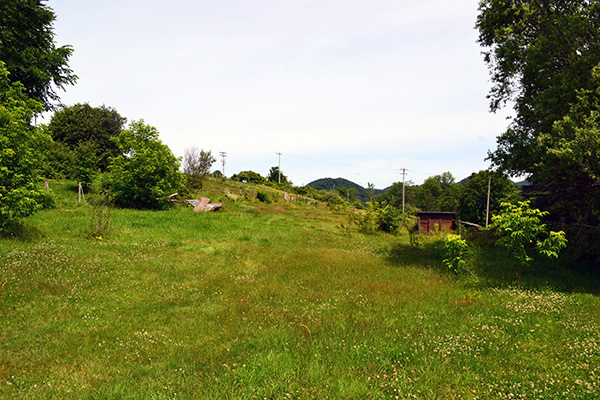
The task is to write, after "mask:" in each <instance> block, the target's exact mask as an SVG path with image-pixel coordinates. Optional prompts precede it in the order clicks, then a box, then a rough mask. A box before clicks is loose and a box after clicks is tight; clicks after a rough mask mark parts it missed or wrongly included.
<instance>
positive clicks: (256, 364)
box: [0, 182, 600, 399]
mask: <svg viewBox="0 0 600 400" xmlns="http://www.w3.org/2000/svg"><path fill="white" fill-rule="evenodd" d="M52 187H53V189H54V190H55V191H56V193H57V195H58V207H57V208H55V209H52V210H44V211H42V212H39V213H38V214H36V215H34V216H33V217H30V218H29V219H27V221H26V225H25V227H24V228H23V229H22V230H21V231H19V232H18V233H17V234H16V235H13V236H7V237H3V238H1V239H0V257H1V258H0V398H7V399H8V398H23V399H63V398H78V399H288V398H292V399H313V398H319V399H325V398H329V399H404V398H417V399H548V398H561V399H563V398H564V399H567V398H568V399H597V398H600V329H599V326H600V300H599V298H598V282H597V281H594V280H593V279H590V278H588V277H577V276H575V275H573V274H570V273H566V272H564V268H561V265H560V261H559V262H558V263H552V264H542V263H537V264H535V266H534V268H532V269H531V270H529V271H524V276H523V278H522V289H521V290H517V289H515V288H514V286H513V285H514V283H515V275H514V268H513V267H511V266H510V265H507V261H506V259H505V257H504V255H503V254H501V252H500V251H499V250H494V249H488V248H486V249H485V250H481V249H480V250H476V251H474V254H472V257H471V258H470V268H471V269H472V270H473V272H474V274H475V275H476V276H477V279H475V278H474V277H473V275H471V274H465V275H461V276H459V277H458V278H456V277H454V276H452V275H450V274H448V273H446V272H445V271H444V267H443V263H442V261H441V260H442V258H443V253H442V247H443V243H442V242H441V238H440V237H433V238H422V239H421V244H420V245H419V246H418V247H411V246H410V245H409V241H408V236H407V235H406V236H403V235H399V236H391V235H362V234H359V233H352V232H351V233H348V231H347V230H345V229H342V228H341V227H340V225H341V224H346V223H347V221H348V215H346V213H344V212H334V211H331V210H328V209H326V208H324V207H323V206H317V207H314V206H306V205H304V204H281V203H273V204H263V203H258V202H252V201H238V202H236V203H229V202H227V200H226V199H225V197H224V196H223V193H224V186H223V185H217V184H216V183H214V182H212V183H211V186H210V187H209V188H208V189H207V193H206V194H208V195H209V196H210V197H212V198H213V199H215V200H217V201H223V202H224V208H223V209H222V210H221V211H219V212H217V213H194V212H193V211H192V209H190V208H184V207H177V208H173V209H171V210H168V211H132V210H119V209H116V210H114V211H113V213H112V229H111V232H110V235H108V236H103V237H102V238H93V237H91V236H90V235H89V233H88V226H89V223H90V216H89V215H90V209H89V207H86V206H85V205H80V204H79V203H77V194H76V192H75V191H73V188H72V185H70V184H67V183H57V184H54V185H53V186H52Z"/></svg>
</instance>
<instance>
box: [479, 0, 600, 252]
mask: <svg viewBox="0 0 600 400" xmlns="http://www.w3.org/2000/svg"><path fill="white" fill-rule="evenodd" d="M477 28H478V30H479V43H480V44H481V45H482V46H484V47H485V52H484V54H485V61H486V62H487V64H488V66H489V68H490V71H491V77H492V82H493V87H492V89H491V91H490V94H489V98H490V105H491V109H492V110H493V111H496V110H498V109H500V108H501V107H503V106H504V105H506V104H508V103H510V104H513V106H514V110H515V117H514V118H513V120H512V122H511V124H510V125H509V127H508V129H507V130H506V131H505V132H504V133H503V134H501V135H500V136H499V137H498V147H497V149H496V150H495V151H493V152H491V153H490V155H489V158H490V160H491V161H492V163H493V165H494V166H495V167H497V168H498V169H500V170H503V171H505V172H507V173H509V174H510V175H527V176H529V179H530V180H531V181H532V182H533V183H534V191H533V193H534V194H535V200H536V206H538V207H540V208H542V209H547V210H549V211H551V215H554V216H555V218H556V223H557V224H560V225H562V226H565V227H567V228H568V227H569V226H570V227H574V229H572V230H571V234H576V235H577V236H578V237H579V238H581V239H582V241H581V244H582V245H583V244H584V242H585V241H583V237H584V236H585V237H588V238H589V240H588V243H597V240H595V239H594V238H595V237H597V234H598V228H597V226H598V217H599V213H598V210H599V208H598V207H599V205H600V204H599V201H598V199H599V198H600V185H599V183H600V182H599V181H598V180H597V179H596V178H595V177H594V175H593V174H591V173H590V169H589V165H590V163H591V164H592V165H597V163H598V159H597V158H594V157H592V156H591V155H590V154H589V153H586V152H588V151H591V150H592V149H594V148H598V146H600V141H599V140H598V134H597V132H598V119H597V117H596V116H597V115H598V113H599V112H600V109H599V108H598V101H596V100H595V99H596V98H597V97H598V93H597V91H598V87H599V86H598V85H599V81H598V74H597V73H596V72H595V71H597V68H598V66H599V65H600V2H597V1H587V0H511V1H505V0H482V1H481V2H480V5H479V15H478V18H477ZM578 143H579V144H578ZM569 154H570V155H574V156H573V157H570V156H566V155H569ZM578 242H579V240H575V243H578ZM581 247H582V248H583V247H585V248H589V246H585V245H583V246H581Z"/></svg>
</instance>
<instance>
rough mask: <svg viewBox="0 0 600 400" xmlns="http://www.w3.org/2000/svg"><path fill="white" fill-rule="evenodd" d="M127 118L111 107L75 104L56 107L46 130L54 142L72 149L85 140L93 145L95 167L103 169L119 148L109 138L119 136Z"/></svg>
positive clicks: (82, 143) (117, 152)
mask: <svg viewBox="0 0 600 400" xmlns="http://www.w3.org/2000/svg"><path fill="white" fill-rule="evenodd" d="M126 121H127V119H126V118H124V117H122V116H121V115H120V114H119V113H118V112H117V110H115V109H114V108H112V107H107V106H105V105H102V106H100V107H92V106H90V105H89V104H88V103H85V104H81V103H77V104H75V105H72V106H63V107H61V108H59V109H58V110H56V112H55V113H54V114H53V115H52V118H51V120H50V123H49V124H48V129H49V131H50V133H51V134H52V138H53V139H54V141H56V142H61V143H64V144H66V145H67V146H68V147H69V148H70V149H71V150H76V149H77V148H78V147H80V146H82V145H84V144H85V143H88V146H89V145H92V146H95V148H96V158H97V160H98V162H97V167H98V168H99V169H100V170H101V171H105V170H106V168H107V167H108V163H109V161H110V158H111V157H115V156H117V155H118V154H119V148H118V146H117V144H116V142H115V141H114V140H112V139H113V138H115V137H117V136H119V134H120V133H121V130H122V129H123V126H124V125H125V122H126Z"/></svg>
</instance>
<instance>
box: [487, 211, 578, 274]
mask: <svg viewBox="0 0 600 400" xmlns="http://www.w3.org/2000/svg"><path fill="white" fill-rule="evenodd" d="M546 215H548V212H546V211H540V210H539V209H532V208H530V206H529V202H528V201H521V202H518V203H517V204H516V205H513V204H510V203H503V204H502V210H501V212H500V213H499V214H498V215H494V216H493V217H492V225H491V228H492V229H495V230H496V232H497V234H498V235H499V237H500V238H499V239H498V241H497V242H496V243H497V244H498V245H499V246H502V247H504V248H505V249H506V250H507V251H508V252H509V253H510V254H511V256H512V257H513V258H514V259H515V261H516V262H517V265H518V267H519V278H520V268H521V266H528V265H529V264H530V263H531V261H533V258H532V257H531V255H530V254H531V253H532V252H533V251H534V250H535V251H537V252H538V253H540V254H542V255H544V256H547V257H555V258H556V257H558V253H559V252H560V250H561V249H562V248H564V247H565V246H566V244H567V239H566V238H565V233H564V232H563V231H560V232H553V231H550V232H548V229H547V227H546V225H545V224H543V223H542V218H543V217H544V216H546ZM546 235H548V237H545V238H544V236H546Z"/></svg>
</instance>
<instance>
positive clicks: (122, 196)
mask: <svg viewBox="0 0 600 400" xmlns="http://www.w3.org/2000/svg"><path fill="white" fill-rule="evenodd" d="M115 142H116V143H117V145H118V147H119V150H120V151H121V153H122V154H121V155H120V156H118V157H114V158H112V159H111V163H110V165H109V180H108V187H109V190H110V191H111V194H112V195H113V196H114V198H115V201H116V203H117V204H119V205H122V206H125V207H133V208H163V207H165V206H166V205H167V204H168V196H169V195H171V194H173V193H177V192H180V191H181V190H182V189H183V174H182V173H181V172H180V171H179V159H178V158H177V157H175V156H174V155H173V153H172V152H171V150H170V149H169V147H168V146H167V145H165V144H163V143H162V142H161V141H160V140H159V139H158V131H157V130H156V128H154V127H153V126H150V125H146V124H145V123H144V120H139V121H133V122H132V123H131V124H130V125H129V129H126V130H124V131H123V132H121V134H120V135H119V136H118V137H116V138H115Z"/></svg>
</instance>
